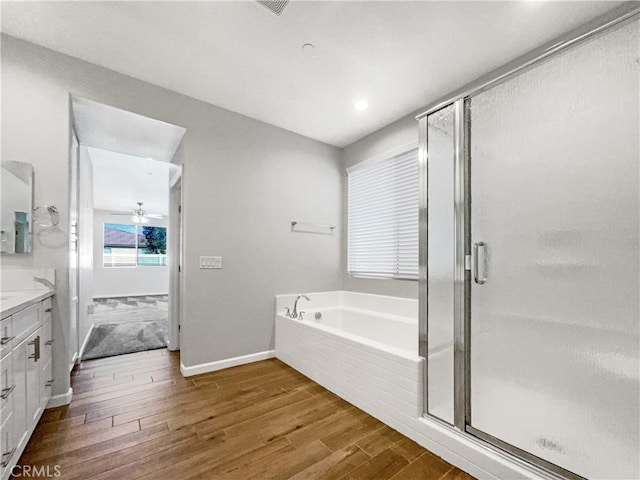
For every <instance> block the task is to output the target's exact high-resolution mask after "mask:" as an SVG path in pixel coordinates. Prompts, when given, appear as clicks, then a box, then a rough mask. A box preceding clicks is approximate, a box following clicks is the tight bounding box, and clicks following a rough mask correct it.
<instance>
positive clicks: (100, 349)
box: [82, 295, 168, 360]
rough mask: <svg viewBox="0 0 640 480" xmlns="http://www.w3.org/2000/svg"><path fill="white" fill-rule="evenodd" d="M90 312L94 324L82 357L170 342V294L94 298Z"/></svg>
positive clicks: (150, 347)
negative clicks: (168, 334)
mask: <svg viewBox="0 0 640 480" xmlns="http://www.w3.org/2000/svg"><path fill="white" fill-rule="evenodd" d="M91 310H92V312H91V313H90V314H89V321H90V322H91V323H93V324H94V328H93V330H92V332H91V335H90V336H89V339H88V340H87V344H86V346H85V349H84V353H83V355H82V359H83V360H89V359H94V358H102V357H111V356H114V355H122V354H125V353H133V352H141V351H144V350H153V349H156V348H164V347H166V346H167V343H166V338H167V329H168V299H167V296H166V295H164V296H145V297H118V298H107V299H95V300H94V304H93V305H92V308H91Z"/></svg>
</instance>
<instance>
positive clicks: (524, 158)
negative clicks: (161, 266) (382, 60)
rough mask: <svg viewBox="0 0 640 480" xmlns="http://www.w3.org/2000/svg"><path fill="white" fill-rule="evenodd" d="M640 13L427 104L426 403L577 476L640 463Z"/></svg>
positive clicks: (622, 11)
mask: <svg viewBox="0 0 640 480" xmlns="http://www.w3.org/2000/svg"><path fill="white" fill-rule="evenodd" d="M638 18H639V12H638V6H637V4H636V5H635V6H630V5H628V4H627V5H623V6H622V7H620V8H618V9H616V10H615V11H613V12H611V13H610V14H609V15H608V16H606V17H605V18H601V19H599V20H597V21H594V22H593V24H591V25H588V26H585V27H584V28H583V29H581V30H580V31H576V32H573V33H572V34H571V35H569V36H567V37H566V38H564V39H561V41H558V42H555V44H554V45H555V47H553V48H549V46H547V47H545V48H542V49H541V50H540V51H539V52H537V56H536V55H532V56H531V57H530V58H529V59H528V60H527V59H524V60H525V61H523V62H521V64H520V66H517V67H516V66H514V65H512V66H511V67H512V68H511V70H510V71H509V69H507V71H506V73H505V72H503V73H504V74H502V75H500V74H497V75H495V76H494V79H493V80H486V81H484V82H479V83H478V84H477V86H476V87H473V88H468V89H466V91H462V92H461V93H460V94H459V95H453V96H452V98H451V101H450V102H444V103H441V104H439V105H436V106H435V107H434V108H432V109H430V110H428V111H427V112H426V113H425V114H424V115H422V116H421V117H420V119H419V121H420V137H421V150H420V162H421V182H422V183H421V211H420V214H421V253H420V256H421V276H420V307H421V308H420V312H421V313H420V328H421V331H420V352H421V355H422V356H423V357H424V358H425V359H426V365H427V368H426V369H425V370H426V375H425V380H426V382H425V408H424V410H425V414H426V415H428V416H429V417H431V418H437V419H439V420H440V421H442V422H444V423H446V424H450V425H451V427H452V428H457V429H459V430H461V431H463V432H466V433H467V434H469V435H473V436H475V437H477V438H480V439H482V440H483V441H485V442H486V443H488V444H490V445H492V446H494V447H497V448H500V449H502V450H505V451H507V452H509V453H510V454H512V455H514V456H516V457H518V458H520V459H524V460H526V461H528V462H529V463H531V464H533V465H535V466H536V467H537V468H540V469H543V470H546V471H549V472H553V473H554V474H558V475H561V476H564V477H567V478H598V479H603V478H611V479H626V478H629V479H631V478H634V479H636V478H640V462H639V455H640V454H639V449H640V435H639V425H640V416H639V410H640V352H639V345H640V168H639V164H640V96H639V87H640V52H639V49H640V35H639V33H640V21H639V20H638Z"/></svg>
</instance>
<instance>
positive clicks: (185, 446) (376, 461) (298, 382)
mask: <svg viewBox="0 0 640 480" xmlns="http://www.w3.org/2000/svg"><path fill="white" fill-rule="evenodd" d="M73 373H74V375H73V377H72V386H73V389H74V400H73V402H72V403H71V405H69V406H66V407H60V408H56V409H51V410H47V411H46V412H45V413H44V415H43V417H42V420H41V421H40V423H39V425H38V427H37V429H36V431H35V433H34V435H33V436H32V438H31V440H30V441H29V444H28V445H27V448H26V449H25V452H24V454H23V455H22V457H21V459H20V462H19V464H20V465H38V466H40V465H44V466H46V465H49V466H50V467H49V468H50V469H53V468H54V466H55V465H58V466H59V469H60V473H61V477H60V478H64V479H83V480H84V479H87V478H91V479H95V480H98V479H100V480H102V479H117V480H121V479H134V478H135V479H137V478H149V479H154V480H155V479H181V480H184V479H189V478H202V479H217V478H221V479H222V478H234V479H242V480H245V479H250V478H257V479H268V478H279V479H286V478H294V479H310V478H322V479H340V478H345V479H365V478H368V479H376V480H382V479H391V478H393V479H394V480H401V479H411V480H413V479H420V480H468V479H470V478H471V477H469V476H468V475H467V474H465V473H464V472H462V471H460V470H458V469H456V468H455V467H452V466H451V465H449V464H447V463H445V462H444V461H442V460H441V459H439V458H438V457H436V456H434V455H432V454H431V453H429V452H427V451H426V450H425V449H423V448H422V447H420V446H419V445H417V444H416V443H414V442H413V441H411V440H409V439H408V438H406V437H403V436H402V435H400V434H399V433H397V432H395V431H394V430H392V429H390V428H389V427H387V426H385V425H384V424H383V423H381V422H379V421H378V420H376V419H374V418H373V417H371V416H369V415H367V414H366V413H364V412H362V411H361V410H358V409H357V408H355V407H353V406H352V405H350V404H349V403H347V402H345V401H344V400H342V399H340V398H338V397H336V396H335V395H334V394H332V393H330V392H329V391H327V390H326V389H324V388H322V387H321V386H319V385H318V384H316V383H314V382H313V381H311V380H310V379H308V378H307V377H305V376H303V375H301V374H300V373H298V372H296V371H295V370H293V369H292V368H290V367H288V366H287V365H285V364H284V363H282V362H280V361H279V360H276V359H272V360H265V361H262V362H256V363H252V364H248V365H243V366H239V367H233V368H229V369H226V370H220V371H218V372H212V373H209V374H204V375H199V376H196V377H189V378H186V379H185V378H183V377H182V375H181V374H180V369H179V356H178V354H175V353H171V352H168V351H166V350H155V351H150V352H141V353H134V354H130V355H122V356H119V357H110V358H104V359H100V360H92V361H88V362H84V363H83V364H82V366H81V368H79V369H77V370H75V371H74V372H73ZM51 471H53V470H51Z"/></svg>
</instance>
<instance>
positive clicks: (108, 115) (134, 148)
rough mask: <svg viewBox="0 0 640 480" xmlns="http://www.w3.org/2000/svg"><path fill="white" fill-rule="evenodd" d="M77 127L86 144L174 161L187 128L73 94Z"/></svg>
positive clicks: (79, 137) (82, 142) (82, 140)
mask: <svg viewBox="0 0 640 480" xmlns="http://www.w3.org/2000/svg"><path fill="white" fill-rule="evenodd" d="M71 105H72V108H73V118H74V128H75V131H76V134H77V135H78V141H79V142H80V143H81V144H82V145H85V146H87V147H96V148H101V149H103V150H110V151H112V152H122V153H126V154H129V155H134V156H137V157H148V158H153V159H155V160H159V161H162V162H171V160H172V159H173V156H174V154H175V152H176V149H177V148H178V145H180V141H181V140H182V137H183V135H184V133H185V132H186V130H185V129H184V128H182V127H177V126H176V125H171V124H169V123H165V122H161V121H160V120H154V119H152V118H148V117H144V116H142V115H138V114H135V113H131V112H127V111H125V110H120V109H119V108H114V107H110V106H108V105H103V104H101V103H96V102H92V101H90V100H86V99H84V98H80V97H76V96H74V97H72V99H71Z"/></svg>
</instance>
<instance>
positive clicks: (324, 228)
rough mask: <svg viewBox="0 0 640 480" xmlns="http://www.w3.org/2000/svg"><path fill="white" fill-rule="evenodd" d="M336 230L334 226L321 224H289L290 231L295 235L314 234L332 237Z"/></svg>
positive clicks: (296, 222) (294, 222)
mask: <svg viewBox="0 0 640 480" xmlns="http://www.w3.org/2000/svg"><path fill="white" fill-rule="evenodd" d="M335 229H336V226H335V225H327V224H323V223H308V222H298V221H296V220H294V221H292V222H291V231H292V232H296V233H316V234H319V235H333V231H334V230H335Z"/></svg>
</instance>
